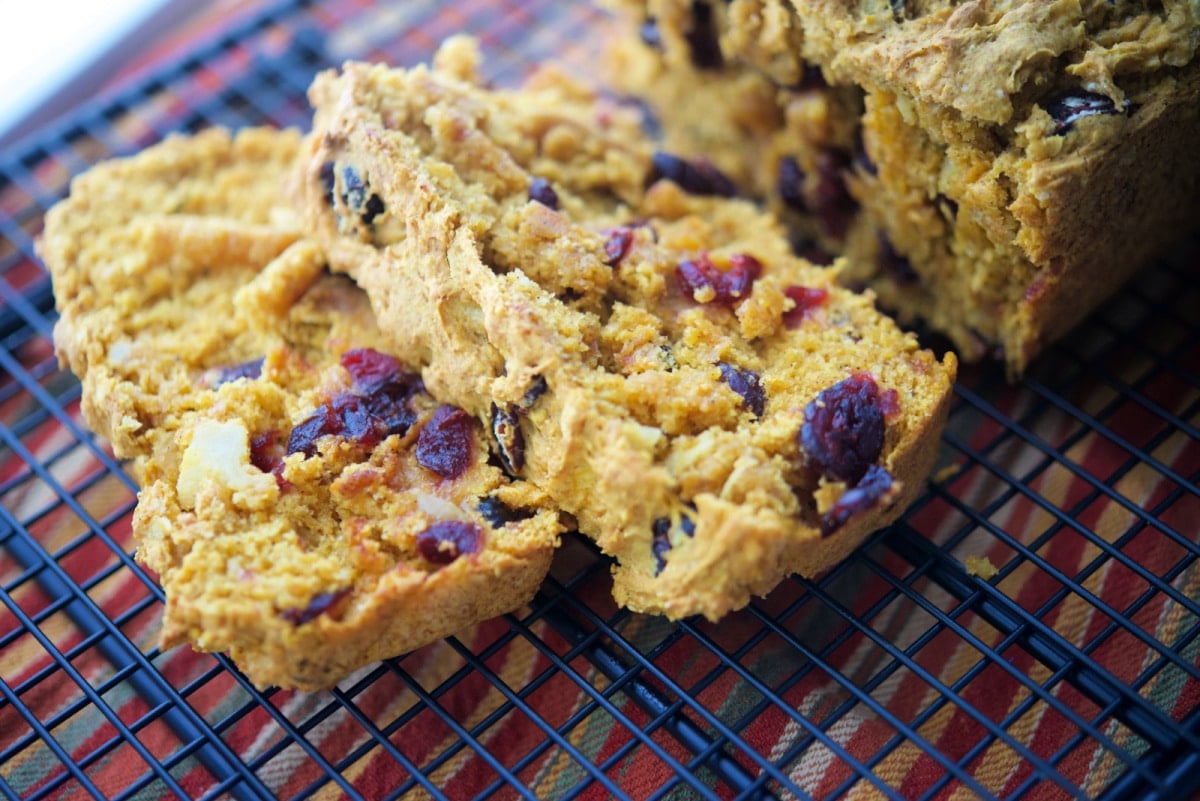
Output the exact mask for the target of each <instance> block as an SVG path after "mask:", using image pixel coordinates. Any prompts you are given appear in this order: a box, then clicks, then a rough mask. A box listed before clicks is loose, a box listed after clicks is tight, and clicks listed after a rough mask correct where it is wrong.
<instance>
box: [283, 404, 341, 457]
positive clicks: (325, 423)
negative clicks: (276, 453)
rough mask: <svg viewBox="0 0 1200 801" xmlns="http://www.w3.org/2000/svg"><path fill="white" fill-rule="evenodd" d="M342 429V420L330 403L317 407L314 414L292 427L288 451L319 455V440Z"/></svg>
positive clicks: (310, 455) (309, 455) (290, 452)
mask: <svg viewBox="0 0 1200 801" xmlns="http://www.w3.org/2000/svg"><path fill="white" fill-rule="evenodd" d="M340 431H341V421H339V420H338V419H337V417H336V416H335V415H334V413H333V409H332V407H330V405H329V404H325V405H323V406H319V407H317V409H316V410H315V411H313V413H312V414H310V415H309V416H308V417H306V418H304V419H303V420H301V421H300V422H299V423H297V424H296V425H295V426H293V427H292V433H291V434H290V435H289V436H288V444H287V452H288V453H289V454H292V453H303V454H304V455H305V456H308V457H312V456H316V455H317V440H318V439H320V438H321V437H323V436H326V435H328V434H337V433H339V432H340Z"/></svg>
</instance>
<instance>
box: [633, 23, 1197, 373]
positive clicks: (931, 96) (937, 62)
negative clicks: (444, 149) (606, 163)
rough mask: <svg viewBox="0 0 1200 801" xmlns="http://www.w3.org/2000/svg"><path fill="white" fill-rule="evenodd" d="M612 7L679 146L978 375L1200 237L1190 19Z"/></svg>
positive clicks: (1017, 367) (1025, 354) (1021, 358)
mask: <svg viewBox="0 0 1200 801" xmlns="http://www.w3.org/2000/svg"><path fill="white" fill-rule="evenodd" d="M611 4H612V5H616V6H620V7H622V9H623V10H624V11H625V12H626V13H627V14H628V15H629V17H630V19H631V22H632V23H633V24H632V26H631V31H630V32H629V34H628V35H627V36H626V38H625V41H624V42H622V44H621V45H620V46H619V48H618V51H617V54H616V56H615V61H616V66H615V68H614V70H613V75H614V76H615V77H616V79H617V81H618V83H619V84H620V86H621V88H622V90H624V91H626V92H630V93H633V94H636V95H641V96H644V97H645V99H646V100H647V102H648V103H649V104H650V105H651V106H652V107H653V108H654V109H655V111H656V112H657V113H658V116H659V121H660V124H661V126H662V128H663V130H664V138H665V140H666V141H668V142H670V143H671V144H672V146H673V147H674V148H675V149H677V150H678V151H679V152H680V153H681V154H682V155H695V154H699V153H704V154H707V155H708V156H709V157H710V158H712V160H713V161H714V162H715V163H717V164H720V165H722V166H723V167H724V168H726V169H727V170H729V171H730V174H731V177H732V178H733V180H734V181H735V183H738V184H739V186H740V188H741V189H742V190H743V191H746V192H748V193H752V194H755V195H757V196H760V197H767V198H770V199H771V202H772V205H773V206H774V207H775V208H776V209H777V210H781V211H785V212H786V213H787V214H790V215H796V216H798V217H799V218H800V219H801V220H803V222H802V223H801V224H800V226H799V227H798V230H799V231H800V232H801V233H802V234H803V235H804V236H805V238H806V239H810V240H813V241H816V242H818V243H819V244H821V245H824V246H827V247H828V246H832V247H834V248H835V249H837V252H839V253H842V252H844V253H845V254H846V255H847V256H848V260H849V266H850V269H848V270H847V271H846V273H845V275H846V280H848V281H850V282H852V283H866V284H869V285H870V286H871V287H872V288H874V289H875V291H876V292H877V294H878V295H879V299H880V302H881V304H882V305H883V306H884V307H885V308H888V309H891V310H894V311H895V312H897V313H898V314H899V316H900V317H901V318H902V319H905V320H916V319H921V318H923V319H925V320H926V321H927V322H928V323H930V324H931V325H932V326H934V327H936V328H938V329H940V330H942V331H943V332H945V333H946V334H948V335H949V336H950V337H951V338H952V339H953V341H954V343H955V346H956V348H957V350H958V352H959V354H960V355H962V356H963V357H964V358H967V359H971V360H973V359H976V358H979V357H982V356H984V355H989V354H994V355H996V356H998V357H1000V358H1003V359H1004V360H1006V361H1007V364H1008V366H1009V369H1010V372H1011V373H1013V374H1018V373H1020V372H1022V371H1023V370H1024V368H1025V366H1026V365H1027V364H1028V362H1029V360H1030V359H1032V358H1033V357H1034V356H1035V355H1036V354H1037V353H1038V352H1039V351H1041V350H1042V349H1044V348H1045V346H1046V345H1047V344H1048V343H1050V342H1052V341H1054V340H1055V339H1057V338H1058V337H1060V336H1061V335H1062V334H1064V333H1065V332H1066V331H1067V330H1069V329H1070V328H1071V327H1072V326H1073V325H1074V324H1075V323H1076V322H1078V321H1079V320H1080V319H1081V318H1082V317H1083V316H1084V315H1085V314H1087V313H1088V312H1089V311H1091V310H1092V309H1094V308H1095V307H1096V306H1097V305H1098V304H1099V302H1100V301H1101V300H1103V299H1104V298H1106V297H1107V296H1109V295H1110V294H1111V293H1112V292H1113V291H1115V290H1116V289H1117V288H1118V287H1119V286H1120V285H1121V284H1122V283H1123V282H1124V281H1125V279H1127V278H1128V277H1129V276H1130V275H1132V274H1133V272H1134V271H1135V270H1136V269H1137V268H1138V267H1139V266H1141V265H1142V264H1144V263H1145V262H1146V261H1147V260H1148V259H1149V258H1151V257H1152V256H1154V255H1155V254H1157V253H1159V252H1161V251H1162V250H1163V249H1164V248H1165V247H1168V246H1169V245H1171V243H1173V242H1175V241H1178V240H1180V239H1181V238H1183V237H1184V236H1186V235H1187V234H1188V232H1189V231H1190V230H1191V229H1192V228H1193V227H1194V226H1195V223H1196V220H1197V219H1200V160H1198V159H1196V158H1195V157H1194V151H1195V146H1196V143H1197V142H1198V141H1200V59H1198V58H1197V56H1196V48H1197V45H1198V42H1200V6H1198V5H1197V4H1196V3H1195V2H1193V1H1191V0H1166V2H1161V3H1147V2H1139V1H1136V0H1117V2H1101V1H1099V0H1082V1H1081V0H1045V2H1008V1H1006V0H970V2H950V0H920V1H919V2H918V1H915V0H909V2H905V3H895V2H891V3H889V2H884V0H878V2H875V1H872V2H848V0H790V2H784V1H783V0H733V2H729V3H724V2H706V1H702V2H691V1H690V0H646V2H641V1H640V0H639V1H637V2H626V1H625V0H614V2H612V3H611ZM689 92H690V93H692V97H693V98H694V99H696V101H697V102H694V103H691V104H682V103H679V102H677V101H676V99H675V98H677V97H680V96H684V95H686V94H687V93H689ZM706 95H708V97H707V99H702V98H705V96H706ZM768 98H770V99H769V100H768ZM699 108H704V109H708V108H713V109H721V110H722V111H720V112H716V113H712V114H697V113H696V109H699ZM735 112H736V113H735ZM746 154H754V155H752V156H750V157H749V158H747V156H746ZM755 158H757V162H754V159H755ZM747 161H750V162H752V163H747ZM847 200H849V201H851V202H850V203H849V204H847V203H846V201H847ZM856 205H857V206H859V207H860V208H859V212H860V213H859V214H857V215H854V214H853V212H854V207H855V206H856ZM805 218H808V219H805ZM830 231H832V233H833V236H832V237H830V236H829V235H828V234H829V233H830ZM839 234H840V238H841V240H842V241H841V243H840V244H839V243H838V242H837V239H838V238H839Z"/></svg>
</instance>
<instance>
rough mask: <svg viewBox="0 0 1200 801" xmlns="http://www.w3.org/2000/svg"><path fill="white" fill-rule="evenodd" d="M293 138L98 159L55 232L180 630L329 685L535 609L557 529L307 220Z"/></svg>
mask: <svg viewBox="0 0 1200 801" xmlns="http://www.w3.org/2000/svg"><path fill="white" fill-rule="evenodd" d="M299 145H300V136H299V135H298V134H297V133H295V132H279V131H271V130H264V129H250V130H246V131H242V132H240V133H238V134H237V135H236V136H231V135H230V134H228V133H227V132H225V131H221V130H209V131H205V132H203V133H200V134H198V135H196V136H194V137H172V138H170V139H168V140H167V141H165V142H163V143H161V144H159V145H156V146H153V147H151V148H149V149H147V150H145V151H144V152H142V153H140V154H138V155H137V156H134V157H132V158H129V159H124V160H114V161H111V162H106V163H104V164H101V165H99V166H97V167H94V168H93V169H92V170H91V171H89V172H88V173H87V174H85V175H84V176H82V177H80V178H78V179H77V180H76V181H75V182H74V183H73V184H72V186H71V192H70V196H69V198H68V199H67V200H65V201H63V202H62V203H61V204H60V205H58V206H56V207H55V208H54V209H52V210H51V212H50V213H49V215H48V217H47V220H46V229H45V234H44V237H43V239H42V240H41V243H40V249H41V254H42V256H43V258H44V260H45V262H46V264H47V266H48V267H49V269H50V272H51V275H52V277H53V282H54V289H55V293H56V299H57V303H58V308H59V311H60V314H61V318H60V321H59V322H58V324H57V326H56V328H55V332H54V335H55V343H56V346H57V348H58V352H59V356H60V359H61V360H62V361H63V362H64V363H66V364H67V365H69V366H70V368H71V369H72V370H73V371H74V372H75V373H76V374H77V375H78V376H79V377H80V378H81V379H82V381H83V401H82V406H83V412H84V416H85V418H86V419H87V422H88V423H89V424H90V425H91V426H92V428H93V429H94V430H95V431H96V432H97V433H99V434H101V435H102V436H104V437H107V438H108V439H109V441H110V442H111V443H112V446H113V450H114V451H115V453H116V455H117V456H118V457H120V458H123V459H131V460H132V467H133V470H134V472H135V474H136V475H137V478H138V480H139V482H140V484H141V492H140V493H139V498H138V506H137V509H136V511H135V513H134V519H133V528H134V536H135V539H136V545H137V558H138V559H139V560H140V561H141V562H142V563H144V564H145V565H146V566H147V567H149V568H151V569H152V570H154V571H155V572H157V573H158V575H159V578H160V580H161V583H162V586H163V589H164V590H165V593H166V608H165V611H164V616H163V629H162V636H161V640H162V646H163V647H164V648H166V647H171V646H174V645H179V644H182V643H190V644H192V645H193V646H194V647H196V648H198V649H200V650H204V651H228V652H229V653H230V655H231V656H232V658H233V659H234V661H235V662H236V663H237V664H238V666H239V667H240V668H242V669H243V670H244V671H245V672H246V673H247V675H248V676H249V677H250V679H251V680H252V681H253V682H254V683H255V684H256V685H258V686H260V687H266V686H268V685H277V686H281V687H288V688H291V687H298V688H304V689H316V688H320V687H328V686H330V685H332V684H333V683H335V682H336V681H338V680H339V679H341V678H342V677H344V676H345V675H347V674H348V673H350V672H351V671H353V670H355V669H356V668H359V667H362V666H364V665H366V664H369V663H371V662H373V661H376V660H379V659H381V658H385V657H390V656H395V655H398V654H400V653H403V652H406V651H408V650H411V649H413V648H416V647H418V646H421V645H424V644H426V643H428V642H431V641H433V640H436V639H439V638H441V637H444V636H447V635H450V634H452V633H454V632H456V631H459V630H460V629H463V628H464V627H466V626H468V625H470V624H472V623H475V622H477V621H481V620H484V619H486V618H489V617H493V616H495V615H499V614H501V613H504V612H508V611H511V610H513V609H515V608H517V607H519V606H520V605H522V604H524V603H526V602H527V601H528V600H529V599H530V598H531V597H532V596H533V594H534V592H535V591H536V590H537V588H538V586H539V585H540V583H541V581H542V579H543V578H544V576H545V574H546V571H547V570H548V568H549V564H550V560H551V556H552V553H553V550H554V547H555V545H556V543H557V537H558V533H559V530H560V523H559V516H558V513H557V511H556V510H554V509H553V508H551V507H550V506H549V505H548V504H547V502H546V499H545V496H544V495H543V494H542V493H541V492H540V491H539V490H537V489H536V488H535V487H533V486H532V485H531V484H529V483H528V482H512V481H510V480H509V479H508V478H507V477H506V476H505V475H504V474H503V472H502V471H501V470H500V469H499V468H497V467H495V466H493V465H492V464H490V463H489V452H488V446H487V443H486V441H485V440H484V439H483V437H482V432H481V429H480V428H479V426H478V425H477V424H476V423H475V422H474V421H473V420H472V419H471V418H470V417H469V416H468V415H467V414H466V413H465V412H463V411H462V410H461V409H458V408H456V407H453V406H449V405H444V404H439V403H438V402H437V401H435V400H434V399H433V398H432V397H431V396H430V395H429V394H428V393H427V392H426V391H425V389H424V386H423V383H422V381H421V379H420V376H419V374H418V373H416V372H415V371H413V369H412V365H411V364H410V363H406V361H405V360H404V358H403V356H404V354H403V353H402V352H397V351H394V350H391V349H390V348H389V345H388V344H387V342H386V340H385V338H384V337H383V336H382V334H381V333H380V331H379V329H378V327H377V325H376V324H375V319H374V317H373V315H372V313H371V309H370V307H369V305H368V303H367V300H366V297H365V296H364V295H363V293H362V292H361V291H360V290H359V289H358V288H357V287H356V286H355V285H354V284H353V283H352V282H351V281H350V280H349V279H347V278H346V277H344V276H335V275H332V274H330V273H329V272H328V271H327V270H326V269H325V259H324V254H323V253H322V251H321V249H320V248H319V247H318V246H317V245H316V244H315V243H313V242H311V241H306V240H304V239H303V238H302V237H301V235H300V229H299V227H298V220H297V219H296V217H295V215H294V213H291V212H289V210H288V209H286V208H285V207H284V205H283V202H282V194H281V187H282V185H283V183H284V177H285V173H286V171H287V170H288V169H289V168H290V167H291V165H293V164H294V161H295V158H296V154H297V151H298V148H299Z"/></svg>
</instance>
